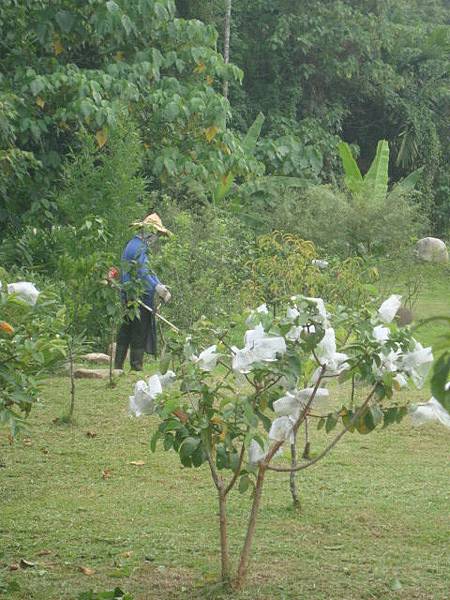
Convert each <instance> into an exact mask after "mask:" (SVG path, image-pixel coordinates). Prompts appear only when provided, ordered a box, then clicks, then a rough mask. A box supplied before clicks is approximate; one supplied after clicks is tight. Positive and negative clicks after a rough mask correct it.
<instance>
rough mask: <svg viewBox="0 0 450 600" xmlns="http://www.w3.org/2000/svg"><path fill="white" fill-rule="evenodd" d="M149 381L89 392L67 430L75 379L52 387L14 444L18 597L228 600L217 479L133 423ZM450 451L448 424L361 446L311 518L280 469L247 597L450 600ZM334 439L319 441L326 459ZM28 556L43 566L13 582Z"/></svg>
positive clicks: (240, 508) (5, 539)
mask: <svg viewBox="0 0 450 600" xmlns="http://www.w3.org/2000/svg"><path fill="white" fill-rule="evenodd" d="M135 380H136V376H132V375H127V376H125V377H124V378H122V379H121V380H120V383H119V385H118V387H117V388H115V389H113V390H110V389H108V388H107V387H106V385H105V383H104V382H102V381H81V382H79V383H78V393H79V397H78V405H77V408H76V419H77V422H76V424H75V425H73V426H65V425H56V424H54V423H53V422H52V420H53V418H54V417H57V416H58V415H60V414H61V413H62V412H63V410H64V406H65V405H66V404H67V402H68V380H67V379H66V378H55V379H52V380H50V381H49V382H48V384H47V386H46V388H45V393H44V395H43V399H42V404H41V405H40V406H38V407H36V408H35V410H34V411H33V413H32V414H31V416H30V421H29V424H30V428H31V429H30V435H29V438H30V441H28V440H24V439H23V438H22V439H20V440H18V441H17V442H16V443H15V444H14V446H12V447H10V446H9V444H8V443H7V439H6V437H5V436H3V437H2V438H1V446H0V453H1V456H2V460H3V462H4V465H5V466H4V467H3V468H2V469H1V470H0V478H1V492H0V493H1V503H2V517H1V538H2V546H1V567H2V569H1V577H2V580H1V581H2V582H3V585H4V587H5V586H6V585H8V583H11V582H16V584H17V585H18V586H19V589H18V591H15V592H8V593H7V594H6V597H8V598H11V599H12V600H16V599H19V598H20V599H25V598H33V599H42V600H43V599H47V598H48V599H60V598H76V597H77V595H78V593H79V592H81V591H86V590H89V589H96V590H105V589H113V588H114V587H115V586H116V585H119V586H120V587H122V588H123V589H125V590H127V591H129V592H130V593H132V594H133V595H134V596H135V598H138V599H147V598H202V597H207V596H208V595H209V597H213V598H218V597H221V595H222V593H221V592H220V590H219V589H217V588H216V587H214V582H215V581H216V580H217V575H218V572H219V551H218V532H217V506H216V499H215V495H214V491H213V488H212V484H211V481H210V477H209V473H208V470H207V469H206V468H201V469H198V470H197V469H192V470H190V469H184V468H181V466H180V463H179V461H178V457H177V455H175V454H174V453H172V452H169V453H166V452H164V451H163V450H161V449H158V451H157V453H155V454H152V453H151V452H150V451H149V438H150V436H151V434H152V432H153V431H154V430H155V428H156V427H157V419H156V418H154V417H145V418H141V419H129V418H128V416H127V396H128V393H129V391H130V389H131V387H132V384H133V382H134V381H135ZM419 396H420V394H418V395H417V397H419ZM94 434H95V435H94ZM93 435H94V437H92V436H93ZM448 442H449V433H448V431H447V430H445V429H444V428H442V427H440V426H438V425H430V426H426V427H424V428H422V429H417V430H415V429H412V428H411V426H410V423H409V420H408V419H407V420H405V422H404V423H402V424H401V425H395V426H392V427H390V428H388V429H386V430H382V431H377V432H375V433H373V434H371V435H368V436H361V435H359V434H356V433H355V434H348V436H347V437H346V438H344V441H343V442H342V443H341V444H340V445H339V446H337V447H336V449H335V451H334V452H333V453H332V454H331V455H329V457H328V458H327V459H326V460H325V461H323V462H322V463H320V464H319V465H317V466H315V467H312V468H311V469H309V470H306V471H304V472H302V475H301V476H300V477H299V487H300V489H301V498H302V504H303V510H302V512H301V513H300V514H298V513H296V512H294V511H292V510H291V508H290V504H291V500H290V494H289V486H288V476H287V475H279V474H274V473H271V474H270V475H269V477H268V480H267V485H266V489H265V493H264V501H263V506H262V510H261V513H260V520H259V523H258V528H257V534H256V538H255V546H254V556H253V560H252V570H251V574H250V578H249V582H248V587H247V588H246V589H245V590H244V591H243V592H241V593H239V594H234V595H233V597H235V598H246V599H253V598H261V599H262V598H314V599H322V598H323V599H325V598H326V599H329V598H336V599H337V598H355V599H357V598H358V599H359V598H390V597H392V598H394V597H395V598H418V599H419V598H420V599H422V598H423V599H425V598H427V599H428V598H429V599H439V598H442V599H444V598H447V597H448V590H449V589H450V564H449V552H448V550H449V512H448V507H449V484H448V475H449V470H448ZM324 443H325V434H324V433H323V432H314V434H313V451H314V450H317V449H318V448H319V446H320V445H321V444H324ZM299 444H301V441H299ZM132 461H144V462H145V464H144V465H142V466H136V465H132V464H131V462H132ZM249 504H250V496H249V495H248V494H247V495H244V496H241V495H239V494H238V493H236V494H234V495H233V497H232V498H231V501H230V503H229V512H230V520H231V522H230V538H231V550H232V552H233V553H234V554H235V556H236V553H237V552H238V550H239V548H240V545H241V543H242V540H243V535H244V526H245V524H246V520H247V514H248V508H249ZM22 558H25V559H26V560H29V561H31V562H34V563H36V565H35V567H32V568H30V569H19V570H17V571H9V567H10V565H12V564H15V563H18V562H19V561H20V559H22ZM80 568H88V569H91V570H93V571H95V572H94V573H93V574H91V575H85V574H83V573H82V572H81V571H80V570H79V569H80ZM399 584H400V585H401V589H399V590H397V591H393V589H392V588H394V587H398V585H399Z"/></svg>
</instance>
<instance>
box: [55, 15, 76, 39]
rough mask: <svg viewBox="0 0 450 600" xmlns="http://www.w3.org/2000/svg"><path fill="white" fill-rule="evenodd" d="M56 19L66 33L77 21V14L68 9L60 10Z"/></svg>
mask: <svg viewBox="0 0 450 600" xmlns="http://www.w3.org/2000/svg"><path fill="white" fill-rule="evenodd" d="M55 19H56V22H57V23H58V25H59V26H60V28H61V30H62V31H63V32H64V33H69V32H70V30H71V29H72V27H73V24H74V23H75V15H74V14H73V13H71V12H69V11H68V10H60V11H58V12H57V13H56V15H55Z"/></svg>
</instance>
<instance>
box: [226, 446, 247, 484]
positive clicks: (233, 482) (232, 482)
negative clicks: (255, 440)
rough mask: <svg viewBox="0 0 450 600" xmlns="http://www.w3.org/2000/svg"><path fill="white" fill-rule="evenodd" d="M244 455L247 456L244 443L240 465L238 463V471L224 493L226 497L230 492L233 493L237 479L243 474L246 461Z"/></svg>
mask: <svg viewBox="0 0 450 600" xmlns="http://www.w3.org/2000/svg"><path fill="white" fill-rule="evenodd" d="M244 455H245V445H244V443H242V448H241V454H240V455H239V463H238V466H237V469H236V471H235V472H234V474H233V477H232V478H231V480H230V482H229V484H228V485H227V486H226V488H225V491H224V495H225V496H226V495H227V494H228V492H229V491H231V489H232V488H233V486H234V484H235V483H236V480H237V478H238V477H239V474H240V472H241V467H242V463H243V461H244Z"/></svg>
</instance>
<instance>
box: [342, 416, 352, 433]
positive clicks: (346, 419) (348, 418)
mask: <svg viewBox="0 0 450 600" xmlns="http://www.w3.org/2000/svg"><path fill="white" fill-rule="evenodd" d="M354 414H355V413H354V412H353V411H352V410H347V411H346V412H345V414H343V415H342V424H343V425H344V427H348V425H349V424H350V421H351V420H352V418H353V416H354ZM349 431H350V433H353V432H354V431H355V424H354V423H353V425H351V427H349Z"/></svg>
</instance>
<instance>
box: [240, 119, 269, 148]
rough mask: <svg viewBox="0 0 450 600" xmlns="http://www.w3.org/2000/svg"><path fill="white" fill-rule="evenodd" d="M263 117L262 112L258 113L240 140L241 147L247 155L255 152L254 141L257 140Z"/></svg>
mask: <svg viewBox="0 0 450 600" xmlns="http://www.w3.org/2000/svg"><path fill="white" fill-rule="evenodd" d="M264 119H265V117H264V115H263V114H262V113H259V114H258V116H257V117H256V119H255V120H254V121H253V123H252V125H250V127H249V130H248V131H247V133H246V134H245V137H244V139H243V141H242V147H243V149H244V152H245V153H246V154H247V155H249V156H251V155H252V154H253V153H254V152H255V149H256V143H257V142H258V138H259V135H260V133H261V129H262V126H263V123H264Z"/></svg>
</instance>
